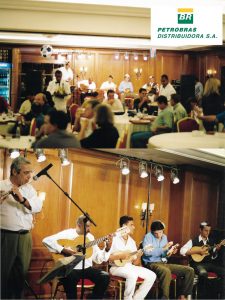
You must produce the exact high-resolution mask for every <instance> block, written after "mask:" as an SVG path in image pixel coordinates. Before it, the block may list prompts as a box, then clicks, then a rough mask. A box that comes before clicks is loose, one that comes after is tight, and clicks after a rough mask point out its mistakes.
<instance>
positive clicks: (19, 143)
mask: <svg viewBox="0 0 225 300" xmlns="http://www.w3.org/2000/svg"><path fill="white" fill-rule="evenodd" d="M34 141H35V137H34V136H29V135H28V136H21V137H20V138H11V139H10V140H6V139H4V138H3V137H1V136H0V148H16V149H30V148H31V145H32V143H33V142H34Z"/></svg>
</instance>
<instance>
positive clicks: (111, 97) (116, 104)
mask: <svg viewBox="0 0 225 300" xmlns="http://www.w3.org/2000/svg"><path fill="white" fill-rule="evenodd" d="M103 104H108V105H109V106H110V107H111V109H112V111H113V112H114V113H115V112H124V109H123V104H122V102H121V101H120V100H119V99H115V92H114V91H113V90H108V92H107V99H104V100H103Z"/></svg>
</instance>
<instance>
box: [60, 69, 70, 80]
mask: <svg viewBox="0 0 225 300" xmlns="http://www.w3.org/2000/svg"><path fill="white" fill-rule="evenodd" d="M59 70H60V71H61V72H62V80H65V81H70V80H73V71H72V69H71V68H68V69H66V67H61V68H59Z"/></svg>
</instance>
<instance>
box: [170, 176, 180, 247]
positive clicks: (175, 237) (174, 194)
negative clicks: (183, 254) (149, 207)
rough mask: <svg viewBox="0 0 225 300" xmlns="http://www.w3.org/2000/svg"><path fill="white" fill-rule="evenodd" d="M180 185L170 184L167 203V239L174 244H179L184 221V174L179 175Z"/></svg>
mask: <svg viewBox="0 0 225 300" xmlns="http://www.w3.org/2000/svg"><path fill="white" fill-rule="evenodd" d="M179 177H180V183H179V184H172V183H171V184H170V203H169V209H170V213H169V224H168V235H169V239H170V240H172V241H174V243H181V240H180V238H181V236H182V225H183V219H184V211H183V206H184V202H183V199H184V174H181V173H180V174H179Z"/></svg>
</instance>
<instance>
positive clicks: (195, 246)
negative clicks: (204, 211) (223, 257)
mask: <svg viewBox="0 0 225 300" xmlns="http://www.w3.org/2000/svg"><path fill="white" fill-rule="evenodd" d="M199 228H200V234H199V236H197V237H195V238H194V239H192V240H189V241H188V242H187V243H186V244H185V245H184V246H183V247H182V248H181V249H180V253H181V254H182V255H184V256H186V255H190V256H191V259H190V265H191V266H192V267H193V268H194V270H195V272H196V274H197V275H198V276H199V297H200V298H201V299H206V297H207V295H208V293H209V289H208V290H207V286H208V280H207V277H208V272H215V273H216V274H217V275H219V276H221V277H222V278H224V274H225V271H224V268H223V267H222V266H220V265H218V264H216V261H215V259H216V258H217V255H218V251H219V250H220V248H221V246H222V244H223V243H222V242H223V241H222V242H221V243H219V244H218V245H215V243H214V240H213V239H212V238H211V237H210V236H209V235H210V231H211V225H210V224H209V223H208V222H202V223H201V224H200V226H199ZM210 249H211V251H210ZM222 281H223V280H221V282H222ZM221 299H224V295H223V296H222V297H221Z"/></svg>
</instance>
